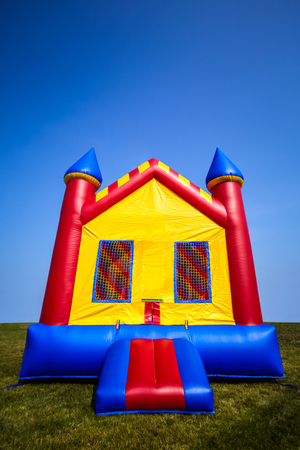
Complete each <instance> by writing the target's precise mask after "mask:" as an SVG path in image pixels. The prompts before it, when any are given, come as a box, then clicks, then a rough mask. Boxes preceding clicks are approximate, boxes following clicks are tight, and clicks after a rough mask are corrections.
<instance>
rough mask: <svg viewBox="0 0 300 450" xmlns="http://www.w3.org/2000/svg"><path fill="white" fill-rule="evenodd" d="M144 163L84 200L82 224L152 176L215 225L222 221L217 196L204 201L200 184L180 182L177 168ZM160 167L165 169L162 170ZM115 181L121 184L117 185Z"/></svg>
mask: <svg viewBox="0 0 300 450" xmlns="http://www.w3.org/2000/svg"><path fill="white" fill-rule="evenodd" d="M148 163H149V167H148V168H146V169H145V170H143V171H142V172H141V173H140V169H139V168H142V166H144V165H142V166H139V167H137V168H136V169H134V170H132V171H131V172H129V174H128V177H129V180H128V181H124V184H121V183H122V178H121V179H120V180H118V181H115V182H114V183H113V184H111V185H110V186H108V188H107V189H108V194H107V195H105V196H104V197H102V198H101V199H100V200H98V201H96V197H97V195H94V196H93V197H92V198H91V199H89V200H87V202H86V203H85V204H84V205H83V208H82V211H81V220H82V223H83V225H85V224H86V223H88V222H90V221H91V220H93V219H94V218H95V217H97V216H98V215H99V214H101V213H103V212H104V211H106V210H108V209H109V208H111V207H112V206H113V205H115V204H116V203H118V202H119V201H121V200H123V199H124V198H125V197H127V196H128V195H130V194H132V193H133V192H134V191H136V190H137V189H139V188H140V187H142V186H144V184H146V183H148V182H149V181H150V180H152V178H155V179H156V180H157V181H159V182H160V183H162V184H163V185H164V186H166V187H167V188H169V189H170V190H171V191H173V192H174V193H175V194H177V195H178V196H179V197H180V198H182V199H183V200H185V201H186V202H188V203H189V204H190V205H192V206H194V207H195V208H196V209H198V211H200V212H202V213H203V214H205V215H206V216H207V217H209V218H210V219H211V220H213V221H214V222H216V223H217V224H218V225H220V226H224V225H225V224H226V222H227V212H226V210H225V208H224V206H223V204H222V203H221V202H220V201H219V200H217V199H215V198H214V197H212V203H210V202H208V201H207V200H205V199H204V198H202V197H201V194H200V188H199V187H198V186H196V185H195V184H193V183H191V182H189V186H187V185H185V184H183V182H181V181H180V178H181V179H182V177H181V176H180V175H179V174H178V173H177V172H175V171H174V170H173V169H171V168H169V167H167V166H165V165H164V164H162V163H159V161H158V160H157V159H154V158H152V159H150V160H149V161H148ZM145 164H146V163H145ZM162 167H163V168H162ZM164 168H165V169H166V170H168V171H166V170H164ZM141 170H142V169H141ZM125 177H126V175H125ZM125 177H123V178H125ZM119 182H120V184H121V185H120V186H119ZM101 192H102V191H100V193H101ZM98 195H99V194H98Z"/></svg>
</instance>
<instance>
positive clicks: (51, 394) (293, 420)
mask: <svg viewBox="0 0 300 450" xmlns="http://www.w3.org/2000/svg"><path fill="white" fill-rule="evenodd" d="M275 325H276V329H277V334H278V339H279V346H280V351H281V356H282V362H283V367H284V371H285V375H286V379H285V380H281V381H282V383H290V384H296V385H298V386H299V385H300V324H297V323H290V324H284V323H277V324H275ZM27 327H28V324H2V325H0V337H1V338H0V349H1V352H0V354H1V359H0V376H1V378H0V380H1V381H0V386H1V389H0V448H1V449H71V448H79V449H83V448H88V449H93V448H95V449H106V448H116V449H123V448H124V449H131V448H133V449H210V450H214V449H239V450H242V449H272V450H273V449H282V450H285V449H298V450H300V390H297V389H292V388H288V387H281V386H279V385H278V384H276V383H275V382H274V381H268V382H255V383H254V382H252V383H233V382H232V383H228V382H226V383H215V382H211V386H212V388H213V391H214V395H215V410H216V415H181V414H129V415H117V416H98V417H95V413H94V397H95V392H96V387H97V382H88V383H82V382H80V383H75V382H74V381H73V382H69V383H68V382H62V383H41V382H39V383H30V384H26V385H23V386H20V387H17V388H15V389H8V390H4V389H3V387H4V386H8V385H12V384H16V383H17V382H18V381H17V379H18V375H19V371H20V367H21V361H22V356H23V351H24V346H25V339H26V330H27Z"/></svg>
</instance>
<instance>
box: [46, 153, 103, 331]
mask: <svg viewBox="0 0 300 450" xmlns="http://www.w3.org/2000/svg"><path fill="white" fill-rule="evenodd" d="M64 181H65V183H66V185H67V187H66V192H65V196H64V200H63V204H62V208H61V213H60V219H59V224H58V229H57V235H56V240H55V244H54V249H53V255H52V261H51V265H50V271H49V276H48V282H47V286H46V292H45V297H44V302H43V307H42V312H41V317H40V322H42V323H44V324H46V325H67V324H68V323H69V319H70V312H71V306H72V298H73V291H74V283H75V277H76V270H77V263H78V256H79V248H80V241H81V234H82V222H81V209H82V206H83V204H84V203H85V202H86V200H87V199H88V198H90V197H91V196H93V195H94V194H95V191H96V189H98V188H99V187H100V185H101V183H102V175H101V172H100V169H99V166H98V163H97V158H96V154H95V150H94V148H91V150H90V151H89V152H87V153H86V154H85V155H84V156H83V157H82V158H80V159H79V160H78V161H77V162H76V163H75V164H73V166H71V167H70V168H69V170H67V172H66V173H65V177H64Z"/></svg>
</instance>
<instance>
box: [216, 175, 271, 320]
mask: <svg viewBox="0 0 300 450" xmlns="http://www.w3.org/2000/svg"><path fill="white" fill-rule="evenodd" d="M211 192H212V195H213V196H214V197H215V198H217V199H218V200H220V201H221V202H222V203H223V205H224V206H225V208H226V210H227V214H228V220H227V225H226V226H225V230H226V241H227V252H228V263H229V273H230V284H231V295H232V306H233V315H234V320H235V322H236V323H237V324H239V325H259V324H261V323H262V315H261V309H260V301H259V295H258V288H257V281H256V274H255V267H254V261H253V254H252V248H251V242H250V236H249V231H248V226H247V220H246V215H245V210H244V204H243V199H242V192H241V186H240V184H239V183H238V182H235V181H225V182H221V183H220V184H217V185H215V186H213V187H212V188H211Z"/></svg>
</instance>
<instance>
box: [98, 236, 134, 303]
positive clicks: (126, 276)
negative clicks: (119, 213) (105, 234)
mask: <svg viewBox="0 0 300 450" xmlns="http://www.w3.org/2000/svg"><path fill="white" fill-rule="evenodd" d="M132 254H133V242H132V241H100V243H99V251H98V258H97V264H96V272H95V281H94V296H93V297H94V298H93V300H94V301H104V302H105V301H106V302H107V301H111V302H118V301H119V302H120V301H124V302H126V301H127V302H129V301H130V296H131V268H132Z"/></svg>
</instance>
